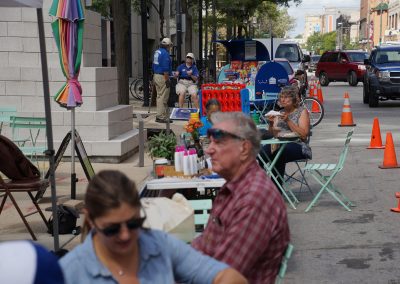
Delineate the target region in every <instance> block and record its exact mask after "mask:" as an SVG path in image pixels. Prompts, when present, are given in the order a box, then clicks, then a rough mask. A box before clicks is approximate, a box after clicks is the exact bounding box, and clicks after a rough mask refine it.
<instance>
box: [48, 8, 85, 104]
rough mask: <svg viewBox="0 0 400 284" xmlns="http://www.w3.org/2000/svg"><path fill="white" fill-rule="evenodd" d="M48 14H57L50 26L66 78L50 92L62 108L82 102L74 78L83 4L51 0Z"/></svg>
mask: <svg viewBox="0 0 400 284" xmlns="http://www.w3.org/2000/svg"><path fill="white" fill-rule="evenodd" d="M50 15H52V16H55V17H57V18H58V19H57V20H56V21H54V22H53V23H52V24H51V26H52V29H53V34H54V38H55V41H56V44H57V47H58V51H59V55H60V64H61V69H62V71H63V73H64V76H65V77H66V78H67V82H66V83H65V84H64V85H63V86H62V88H61V89H60V90H59V91H58V92H57V94H56V95H55V96H54V100H55V101H56V102H58V103H59V104H60V106H62V107H65V108H68V109H70V108H75V107H77V106H80V105H81V104H82V88H81V85H80V83H79V81H78V75H79V70H80V66H81V58H82V42H83V19H84V13H83V7H82V3H81V1H80V0H54V1H53V4H52V6H51V8H50Z"/></svg>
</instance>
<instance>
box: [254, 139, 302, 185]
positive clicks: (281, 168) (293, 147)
mask: <svg viewBox="0 0 400 284" xmlns="http://www.w3.org/2000/svg"><path fill="white" fill-rule="evenodd" d="M281 147H282V146H281ZM278 151H279V150H276V151H275V152H274V153H271V145H265V146H263V147H262V149H261V151H260V155H261V156H262V158H263V159H264V160H265V161H268V159H267V158H266V156H267V157H268V158H269V160H271V161H272V160H273V159H274V158H275V155H276V153H277V152H278ZM307 158H308V157H306V156H305V155H304V154H303V151H302V150H301V145H300V144H297V143H293V142H292V143H288V144H286V146H285V149H283V152H282V154H281V156H280V157H279V159H278V160H277V161H276V164H275V168H274V169H273V170H274V171H275V173H279V175H280V176H281V177H282V178H284V177H285V167H286V163H289V162H293V161H296V160H301V159H307ZM278 181H279V183H280V184H282V183H283V180H281V179H280V178H278Z"/></svg>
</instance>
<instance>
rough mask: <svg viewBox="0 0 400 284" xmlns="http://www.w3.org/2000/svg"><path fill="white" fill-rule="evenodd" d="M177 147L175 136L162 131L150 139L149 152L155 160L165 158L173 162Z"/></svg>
mask: <svg viewBox="0 0 400 284" xmlns="http://www.w3.org/2000/svg"><path fill="white" fill-rule="evenodd" d="M175 146H176V137H175V134H173V133H169V134H166V133H165V132H164V131H161V132H160V133H159V134H157V135H153V136H151V137H150V139H149V140H148V149H147V151H148V152H149V154H150V157H151V158H153V160H155V159H157V158H165V159H168V160H170V161H171V160H173V157H174V152H175Z"/></svg>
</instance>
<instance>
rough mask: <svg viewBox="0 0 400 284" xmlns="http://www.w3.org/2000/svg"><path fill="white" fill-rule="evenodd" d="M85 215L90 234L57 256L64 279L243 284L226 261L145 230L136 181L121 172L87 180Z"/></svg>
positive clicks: (109, 281)
mask: <svg viewBox="0 0 400 284" xmlns="http://www.w3.org/2000/svg"><path fill="white" fill-rule="evenodd" d="M84 213H85V218H86V219H85V225H87V226H89V228H90V231H89V234H88V235H87V237H86V239H85V241H84V242H83V243H82V244H80V245H78V246H77V247H75V248H74V249H73V250H72V251H71V252H69V253H68V254H66V255H65V256H64V257H63V258H61V260H60V264H61V267H62V269H63V272H64V278H65V281H66V283H70V284H75V283H141V284H146V283H175V282H178V283H247V282H246V280H245V279H244V278H243V276H241V274H239V272H237V271H236V270H234V269H232V268H229V267H228V266H227V265H226V264H224V263H221V262H218V261H216V260H214V259H213V258H210V257H208V256H205V255H203V254H201V253H199V252H197V251H196V250H195V249H193V248H191V247H190V246H188V245H187V244H185V243H183V242H182V241H179V240H177V239H175V238H173V237H171V236H169V235H168V234H166V233H163V232H161V231H157V230H151V229H144V228H143V227H142V226H143V222H144V221H145V218H146V217H145V214H144V212H143V209H142V207H141V204H140V199H139V194H138V191H137V190H136V186H135V183H134V182H132V181H131V180H130V179H128V178H127V177H126V176H125V175H124V174H122V173H121V172H118V171H114V170H108V171H101V172H100V173H98V174H97V175H96V176H95V177H94V178H93V179H91V180H90V182H89V185H88V188H87V191H86V196H85V209H84Z"/></svg>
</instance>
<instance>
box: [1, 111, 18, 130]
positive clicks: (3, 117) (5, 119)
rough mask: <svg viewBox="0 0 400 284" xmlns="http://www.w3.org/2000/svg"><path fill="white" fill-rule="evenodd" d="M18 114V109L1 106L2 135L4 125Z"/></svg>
mask: <svg viewBox="0 0 400 284" xmlns="http://www.w3.org/2000/svg"><path fill="white" fill-rule="evenodd" d="M16 113H17V108H16V107H12V106H0V133H1V129H2V127H3V123H9V122H10V117H11V116H13V115H15V114H16Z"/></svg>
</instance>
